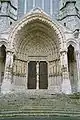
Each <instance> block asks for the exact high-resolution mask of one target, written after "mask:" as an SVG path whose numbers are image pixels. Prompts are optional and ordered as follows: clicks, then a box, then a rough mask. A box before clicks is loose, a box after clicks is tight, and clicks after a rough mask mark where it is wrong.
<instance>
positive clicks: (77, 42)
mask: <svg viewBox="0 0 80 120" xmlns="http://www.w3.org/2000/svg"><path fill="white" fill-rule="evenodd" d="M79 31H80V2H79V0H16V1H15V0H1V1H0V90H1V92H2V93H8V92H14V91H16V92H17V91H31V92H33V91H42V92H44V91H46V92H47V93H50V94H56V93H65V94H71V93H74V92H80V32H79Z"/></svg>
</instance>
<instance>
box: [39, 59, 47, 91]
mask: <svg viewBox="0 0 80 120" xmlns="http://www.w3.org/2000/svg"><path fill="white" fill-rule="evenodd" d="M47 88H48V67H47V63H46V62H45V61H41V62H40V63H39V89H47Z"/></svg>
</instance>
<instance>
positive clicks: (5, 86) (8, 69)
mask: <svg viewBox="0 0 80 120" xmlns="http://www.w3.org/2000/svg"><path fill="white" fill-rule="evenodd" d="M12 65H13V53H12V52H10V51H7V53H6V63H5V73H4V79H3V83H2V86H1V92H2V93H3V94H5V93H9V92H11V89H12Z"/></svg>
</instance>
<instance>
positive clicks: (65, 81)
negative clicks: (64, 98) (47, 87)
mask: <svg viewBox="0 0 80 120" xmlns="http://www.w3.org/2000/svg"><path fill="white" fill-rule="evenodd" d="M60 55H61V58H60V59H61V73H62V93H65V94H70V93H71V84H70V80H69V73H68V60H67V51H61V53H60Z"/></svg>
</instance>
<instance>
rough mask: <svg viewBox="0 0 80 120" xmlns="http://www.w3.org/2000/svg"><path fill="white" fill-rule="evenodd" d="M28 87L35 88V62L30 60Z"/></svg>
mask: <svg viewBox="0 0 80 120" xmlns="http://www.w3.org/2000/svg"><path fill="white" fill-rule="evenodd" d="M27 86H28V89H36V62H35V61H30V62H29V64H28V85H27Z"/></svg>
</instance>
